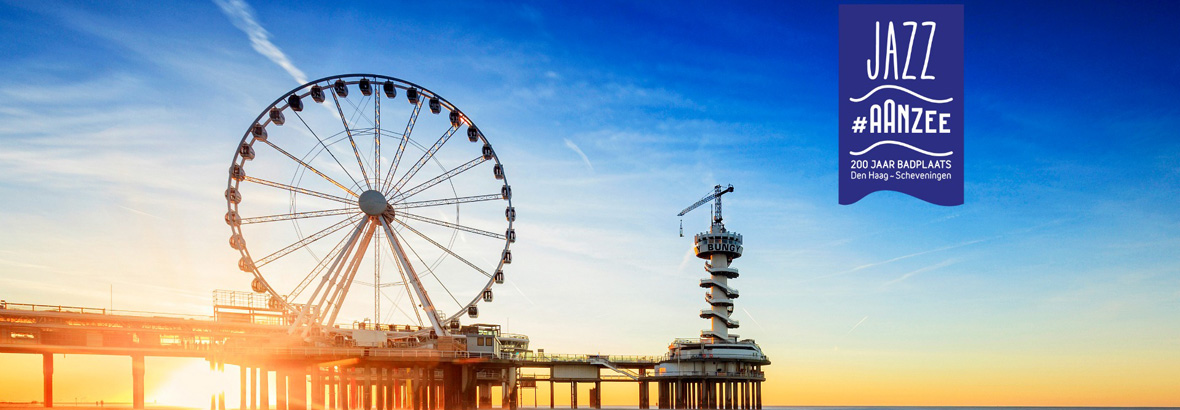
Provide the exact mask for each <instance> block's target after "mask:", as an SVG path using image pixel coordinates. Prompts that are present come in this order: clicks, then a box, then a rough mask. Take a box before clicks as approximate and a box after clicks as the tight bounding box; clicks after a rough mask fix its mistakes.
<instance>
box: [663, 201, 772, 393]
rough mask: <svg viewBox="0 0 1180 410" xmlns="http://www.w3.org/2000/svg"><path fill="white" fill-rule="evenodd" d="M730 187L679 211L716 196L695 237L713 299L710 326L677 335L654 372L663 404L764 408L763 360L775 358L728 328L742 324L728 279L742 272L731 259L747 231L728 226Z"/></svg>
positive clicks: (709, 298) (704, 285)
mask: <svg viewBox="0 0 1180 410" xmlns="http://www.w3.org/2000/svg"><path fill="white" fill-rule="evenodd" d="M730 192H733V185H729V186H727V187H725V188H723V187H722V186H721V185H717V186H715V187H713V192H712V193H711V194H709V195H706V196H705V197H704V198H702V199H701V200H700V201H697V203H695V204H693V205H692V206H689V207H688V208H685V209H684V211H682V212H680V216H681V217H683V216H684V215H685V214H686V213H688V212H689V211H692V210H693V209H696V208H697V207H699V206H701V205H703V204H705V203H708V202H709V201H713V202H714V206H713V209H712V211H713V212H712V213H713V218H712V219H713V223H712V226H711V227H710V228H709V231H708V232H702V233H699V234H697V235H696V236H695V237H694V243H695V248H694V250H695V252H696V255H697V257H698V258H701V259H704V260H705V271H706V272H708V273H709V277H707V278H705V279H701V281H700V287H702V288H705V289H707V291H706V293H705V301H706V302H707V303H708V304H709V308H708V309H704V310H701V311H700V317H701V318H703V319H708V320H709V323H710V327H709V328H708V329H705V330H702V331H701V335H700V337H699V338H694V339H676V340H674V341H673V342H672V344H671V345H669V346H668V353H667V355H665V360H663V361H661V362H660V363H659V364H657V365H656V367H655V368H654V369H653V371H652V373H651V374H650V376H649V378H650V380H651V381H653V382H656V388H657V391H658V398H657V403H658V406H659V408H661V409H761V408H762V382H763V381H765V380H766V376H765V374H764V373H763V372H762V366H765V365H769V364H770V359H768V358H767V357H766V355H765V354H763V353H762V349H761V348H760V347H758V344H757V343H755V342H754V340H752V339H740V340H739V339H738V335H736V334H730V333H729V330H730V329H736V328H737V327H738V321H737V320H735V319H733V318H732V317H730V315H731V314H733V300H734V299H736V298H737V297H738V296H739V293H738V290H737V289H734V288H733V287H730V285H729V280H731V279H736V278H737V277H738V270H737V269H736V268H732V267H730V264H731V263H733V261H734V259H737V258H740V257H741V256H742V235H741V234H739V233H737V232H731V231H728V230H726V229H725V224H723V223H722V218H721V196H722V195H724V194H726V193H730ZM680 234H681V236H684V225H683V222H681V232H680Z"/></svg>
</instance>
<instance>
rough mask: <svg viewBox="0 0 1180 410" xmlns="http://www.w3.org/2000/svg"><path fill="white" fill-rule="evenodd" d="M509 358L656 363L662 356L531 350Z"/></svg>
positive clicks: (533, 360)
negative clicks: (535, 351) (558, 352)
mask: <svg viewBox="0 0 1180 410" xmlns="http://www.w3.org/2000/svg"><path fill="white" fill-rule="evenodd" d="M511 358H512V359H518V360H523V361H529V362H537V363H589V362H590V361H591V359H601V360H606V361H608V362H611V363H617V364H656V363H659V362H660V361H661V360H663V356H638V355H635V356H628V355H593V354H557V353H533V352H524V353H519V354H515V355H512V356H511Z"/></svg>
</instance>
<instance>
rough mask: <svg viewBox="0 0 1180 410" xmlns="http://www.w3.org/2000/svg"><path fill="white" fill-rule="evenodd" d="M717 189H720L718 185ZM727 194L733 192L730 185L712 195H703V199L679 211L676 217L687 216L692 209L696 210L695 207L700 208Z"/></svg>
mask: <svg viewBox="0 0 1180 410" xmlns="http://www.w3.org/2000/svg"><path fill="white" fill-rule="evenodd" d="M717 188H718V189H720V188H721V186H720V185H718V186H717ZM728 192H733V185H730V186H729V187H728V188H725V189H724V190H719V191H714V192H713V193H711V194H709V195H705V197H704V198H701V200H700V201H697V203H695V204H692V205H690V206H689V207H688V208H684V210H683V211H680V213H679V214H677V215H676V216H684V214H687V213H688V212H689V211H692V210H693V209H697V207H700V206H701V205H704V204H706V203H708V202H709V201H712V200H714V199H716V198H720V197H721V195H724V194H725V193H728Z"/></svg>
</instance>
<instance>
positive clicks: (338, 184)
mask: <svg viewBox="0 0 1180 410" xmlns="http://www.w3.org/2000/svg"><path fill="white" fill-rule="evenodd" d="M309 129H310V128H309ZM316 138H319V137H316ZM262 142H263V143H265V144H266V145H270V146H271V148H274V149H275V150H276V151H278V152H280V153H282V154H283V155H285V156H286V157H287V158H291V160H292V161H295V162H296V163H298V164H299V165H302V166H303V167H304V168H307V169H308V170H311V172H314V173H315V174H316V175H319V176H320V177H321V178H323V179H325V180H327V181H328V182H331V183H332V184H333V185H336V186H337V187H340V189H343V190H344V192H347V193H348V194H349V195H352V196H358V195H357V193H356V192H352V190H351V189H348V188H347V187H345V186H344V185H342V184H340V183H339V182H336V180H335V179H332V177H329V176H327V175H326V174H324V173H323V172H320V170H318V169H315V167H313V166H311V164H308V163H306V162H303V160H301V159H299V158H295V156H294V155H291V153H289V152H287V151H286V150H284V149H282V148H279V146H278V145H275V144H274V143H272V142H270V141H262ZM320 144H321V145H322V144H323V142H321V143H320ZM324 150H325V151H328V147H327V146H326V145H325V146H324ZM328 154H329V155H331V154H332V151H328ZM333 158H335V156H333ZM336 163H337V164H339V163H340V161H336ZM341 167H343V165H341ZM344 172H345V174H347V173H348V171H347V170H345V171H344ZM348 177H349V178H352V175H349V176H348ZM353 182H354V183H355V182H356V180H353ZM358 186H359V185H358Z"/></svg>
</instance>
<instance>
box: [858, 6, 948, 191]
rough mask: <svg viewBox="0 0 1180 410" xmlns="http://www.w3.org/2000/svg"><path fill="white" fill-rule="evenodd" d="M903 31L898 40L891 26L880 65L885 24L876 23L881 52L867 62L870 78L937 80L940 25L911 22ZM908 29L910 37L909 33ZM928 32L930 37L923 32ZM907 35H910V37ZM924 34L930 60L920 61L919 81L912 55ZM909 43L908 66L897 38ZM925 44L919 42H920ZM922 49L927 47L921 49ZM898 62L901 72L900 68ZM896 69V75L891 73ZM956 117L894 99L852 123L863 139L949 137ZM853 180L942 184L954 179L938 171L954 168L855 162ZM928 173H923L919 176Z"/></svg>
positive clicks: (934, 163)
mask: <svg viewBox="0 0 1180 410" xmlns="http://www.w3.org/2000/svg"><path fill="white" fill-rule="evenodd" d="M901 25H902V26H903V28H902V30H901V31H902V33H900V34H901V36H898V33H897V30H895V29H894V24H893V22H892V21H890V22H889V25H888V26H887V27H888V28H887V33H886V41H885V52H884V61H882V60H881V58H882V57H881V55H882V53H881V22H880V21H878V22H876V29H875V31H876V34H877V39H876V48H875V49H874V50H875V54H874V56H873V57H872V58H869V59H867V60H866V61H865V66H866V74H867V75H868V78H869V79H870V80H878V79H880V80H883V81H890V80H892V81H898V82H900V81H901V80H914V81H924V80H927V81H932V80H934V79H935V77H934V75H932V74H929V73H928V69H929V65H930V53H931V51H932V48H933V46H934V34H935V31H936V29H937V23H936V22H933V21H924V22H922V23H921V24H920V25H919V23H917V22H914V21H906V22H903V23H902V24H901ZM906 28H908V29H909V32H908V33H906V32H904V31H905V29H906ZM921 32H925V33H921ZM906 34H908V36H906ZM919 34H925V35H924V36H923V37H926V38H925V40H926V41H925V43H926V44H925V46H926V53H925V56H926V58H925V59H924V61H922V62H921V66H922V67H921V71H920V72H919V73H918V74H919V75H918V76H915V75H913V74H911V73H910V67H911V66H913V67H915V68H914V71H915V72H918V69H917V68H916V65H912V64H911V63H915V62H913V61H911V57H912V56H913V49H914V46H915V44H914V43H915V42H916V40H915V39H916V38H919ZM906 37H908V38H909V42H908V44H907V46H906V50H905V52H906V53H905V58H904V61H903V60H902V59H901V58H900V57H899V53H898V38H901V39H902V40H903V41H904V40H905V39H906ZM918 41H920V40H918ZM918 46H919V47H921V46H922V45H920V44H919V45H918ZM899 63H901V64H900V67H899ZM891 69H892V71H891ZM950 117H951V114H950V113H947V112H939V111H938V110H937V109H931V108H927V107H921V106H918V105H917V104H898V103H897V102H895V101H893V99H886V100H885V101H884V102H882V103H880V104H871V105H870V106H869V115H868V117H867V118H866V117H863V116H858V117H856V119H855V120H854V121H853V126H852V130H853V133H856V134H860V133H862V132H864V131H868V133H869V134H949V133H950V128H949V126H948V125H947V123H948V122H949V121H950ZM851 161H852V164H851V169H852V179H880V180H885V181H888V180H890V179H899V180H905V179H932V180H936V181H942V180H944V179H950V178H951V177H952V175H951V174H950V173H949V172H938V170H949V169H951V167H952V166H953V164H952V162H951V160H949V159H927V160H917V159H911V160H894V159H889V160H885V159H853V160H851ZM857 170H893V171H894V172H893V173H886V172H877V171H867V172H865V171H859V172H858V171H857ZM916 171H924V172H916Z"/></svg>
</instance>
